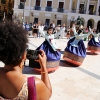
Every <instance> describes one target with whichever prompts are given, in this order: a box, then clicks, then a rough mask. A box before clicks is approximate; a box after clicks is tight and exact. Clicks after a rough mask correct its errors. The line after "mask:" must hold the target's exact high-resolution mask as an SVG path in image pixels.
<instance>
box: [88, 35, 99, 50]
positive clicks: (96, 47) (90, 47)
mask: <svg viewBox="0 0 100 100" xmlns="http://www.w3.org/2000/svg"><path fill="white" fill-rule="evenodd" d="M87 50H89V51H91V52H100V40H99V39H98V41H96V40H95V38H94V37H93V38H92V39H91V40H90V41H89V42H88V46H87Z"/></svg>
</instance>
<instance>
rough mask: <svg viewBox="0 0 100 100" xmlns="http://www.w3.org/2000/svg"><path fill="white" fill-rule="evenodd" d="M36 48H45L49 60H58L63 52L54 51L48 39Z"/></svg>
mask: <svg viewBox="0 0 100 100" xmlns="http://www.w3.org/2000/svg"><path fill="white" fill-rule="evenodd" d="M36 50H43V51H44V52H45V54H46V56H47V61H58V60H60V58H61V53H60V52H59V51H54V50H53V48H52V47H51V45H50V44H49V43H48V41H47V40H45V41H44V42H43V43H42V44H41V45H40V46H39V47H38V48H37V49H36Z"/></svg>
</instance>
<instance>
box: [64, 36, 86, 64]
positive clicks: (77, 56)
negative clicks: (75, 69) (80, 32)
mask: <svg viewBox="0 0 100 100" xmlns="http://www.w3.org/2000/svg"><path fill="white" fill-rule="evenodd" d="M74 40H75V38H72V39H70V40H69V41H68V44H67V47H66V48H65V52H64V56H63V59H64V60H66V61H67V62H70V63H72V64H75V65H77V66H80V65H81V64H82V62H83V60H84V58H85V57H86V48H85V45H84V42H83V40H79V42H78V44H76V45H77V46H73V45H71V43H72V42H73V41H74Z"/></svg>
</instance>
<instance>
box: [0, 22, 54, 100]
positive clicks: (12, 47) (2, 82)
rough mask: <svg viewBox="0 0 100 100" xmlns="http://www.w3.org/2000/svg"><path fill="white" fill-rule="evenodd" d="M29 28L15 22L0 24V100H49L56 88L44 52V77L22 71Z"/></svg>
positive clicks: (40, 56)
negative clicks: (31, 75) (27, 74)
mask: <svg viewBox="0 0 100 100" xmlns="http://www.w3.org/2000/svg"><path fill="white" fill-rule="evenodd" d="M27 42H28V40H27V36H26V31H25V30H24V29H23V28H22V27H18V26H17V25H16V24H14V23H12V22H5V23H0V61H2V62H3V63H4V64H5V65H4V67H2V68H0V100H49V98H50V97H51V94H52V87H51V84H50V81H49V77H48V72H47V69H46V55H45V53H44V52H43V51H41V53H42V54H41V55H38V56H39V63H40V65H41V70H42V72H41V79H38V78H36V77H27V76H25V75H23V74H22V70H23V68H24V61H25V60H26V54H27V52H26V50H27Z"/></svg>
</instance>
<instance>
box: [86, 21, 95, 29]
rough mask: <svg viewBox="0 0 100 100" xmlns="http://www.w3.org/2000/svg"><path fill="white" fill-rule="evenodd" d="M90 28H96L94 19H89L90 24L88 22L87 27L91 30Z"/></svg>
mask: <svg viewBox="0 0 100 100" xmlns="http://www.w3.org/2000/svg"><path fill="white" fill-rule="evenodd" d="M89 26H90V27H91V28H94V20H93V19H89V20H88V22H87V27H88V28H89Z"/></svg>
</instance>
